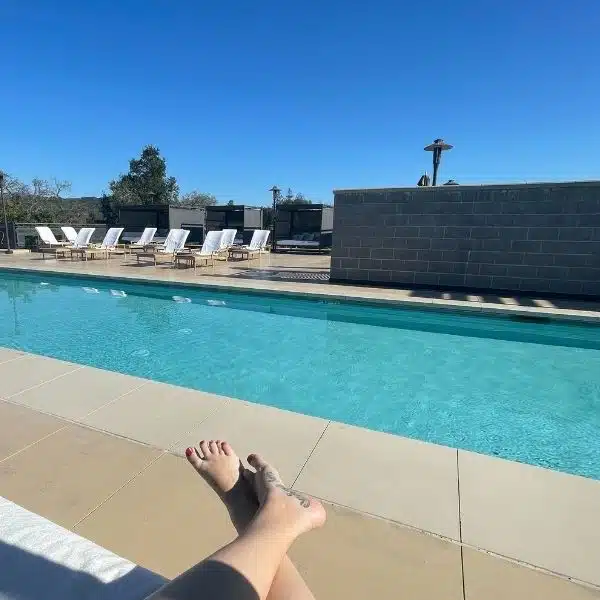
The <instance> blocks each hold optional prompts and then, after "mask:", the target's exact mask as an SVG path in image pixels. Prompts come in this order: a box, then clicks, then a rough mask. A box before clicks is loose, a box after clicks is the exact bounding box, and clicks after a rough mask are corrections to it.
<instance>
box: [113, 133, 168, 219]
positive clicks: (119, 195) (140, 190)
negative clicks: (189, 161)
mask: <svg viewBox="0 0 600 600" xmlns="http://www.w3.org/2000/svg"><path fill="white" fill-rule="evenodd" d="M109 188H110V193H109V194H104V195H103V197H102V203H101V206H102V213H103V215H104V218H105V220H106V222H107V223H114V221H115V219H116V214H117V206H118V205H119V204H174V203H176V202H177V200H178V199H179V187H178V186H177V181H176V180H175V177H168V176H167V163H166V161H165V159H164V158H163V157H162V156H161V155H160V151H159V149H158V148H157V147H156V146H152V145H150V146H145V147H144V148H143V150H142V154H141V156H140V158H132V159H131V160H130V161H129V172H127V173H125V174H124V175H121V176H120V177H119V178H118V179H114V180H113V181H111V182H110V184H109Z"/></svg>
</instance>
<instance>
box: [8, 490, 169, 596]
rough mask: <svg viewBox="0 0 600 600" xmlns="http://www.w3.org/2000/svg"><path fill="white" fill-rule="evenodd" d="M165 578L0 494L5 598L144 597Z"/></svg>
mask: <svg viewBox="0 0 600 600" xmlns="http://www.w3.org/2000/svg"><path fill="white" fill-rule="evenodd" d="M165 583H166V580H165V579H164V578H163V577H161V576H160V575H156V574H155V573H152V572H151V571H148V570H147V569H143V568H142V567H138V566H136V565H134V564H133V563H132V562H129V561H128V560H125V559H124V558H120V557H119V556H116V555H115V554H113V553H112V552H109V551H108V550H106V549H104V548H102V547H100V546H97V545H96V544H94V543H93V542H90V541H89V540H86V539H85V538H82V537H80V536H78V535H76V534H75V533H72V532H70V531H68V530H66V529H64V528H63V527H60V526H59V525H56V523H53V522H52V521H48V520H47V519H44V518H43V517H40V516H39V515H36V514H35V513H32V512H29V511H28V510H25V509H24V508H23V507H21V506H19V505H17V504H14V503H13V502H11V501H10V500H7V499H6V498H2V497H1V496H0V599H1V600H9V599H10V600H14V599H19V600H37V599H38V598H39V599H40V600H45V599H46V598H60V599H61V600H105V599H106V600H109V599H110V600H143V598H146V597H147V596H148V595H150V594H151V593H152V592H154V591H155V590H157V589H158V588H160V587H161V586H162V585H164V584H165Z"/></svg>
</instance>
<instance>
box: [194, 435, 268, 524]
mask: <svg viewBox="0 0 600 600" xmlns="http://www.w3.org/2000/svg"><path fill="white" fill-rule="evenodd" d="M185 455H186V457H187V459H188V462H189V463H190V464H191V465H192V466H193V467H194V469H195V470H196V471H197V472H198V473H199V474H200V475H201V476H202V478H203V479H204V480H205V481H206V483H208V485H210V487H212V488H213V490H214V491H215V492H216V493H217V494H218V496H219V497H220V498H221V500H222V501H223V503H224V504H225V506H226V508H227V510H228V512H229V515H230V517H231V520H232V522H233V525H234V527H235V528H236V529H237V530H238V533H239V532H241V531H242V530H243V529H245V528H246V526H247V525H248V523H250V521H251V520H252V517H254V515H255V513H256V511H257V509H258V502H257V500H256V496H255V493H254V490H253V489H252V487H251V485H250V484H249V483H248V482H247V481H246V480H245V479H244V478H243V477H241V474H242V472H243V471H244V467H243V465H242V463H241V461H240V459H239V457H238V456H237V454H236V453H235V452H234V451H233V448H232V447H231V446H230V445H229V444H228V443H227V442H224V441H221V440H216V441H214V440H210V441H208V442H207V441H205V440H202V441H201V442H200V444H199V445H198V447H197V448H187V449H186V451H185Z"/></svg>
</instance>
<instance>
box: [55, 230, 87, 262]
mask: <svg viewBox="0 0 600 600" xmlns="http://www.w3.org/2000/svg"><path fill="white" fill-rule="evenodd" d="M94 231H96V228H95V227H82V228H81V229H80V230H79V233H78V234H77V237H76V238H75V242H74V243H73V245H71V246H63V247H62V248H57V249H56V255H57V256H58V255H59V254H63V255H65V254H66V253H67V252H71V251H72V250H80V249H82V248H87V247H88V246H89V245H90V239H91V238H92V235H93V234H94ZM71 259H73V254H71Z"/></svg>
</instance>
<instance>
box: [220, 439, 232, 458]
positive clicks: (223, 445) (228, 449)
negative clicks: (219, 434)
mask: <svg viewBox="0 0 600 600" xmlns="http://www.w3.org/2000/svg"><path fill="white" fill-rule="evenodd" d="M221 450H223V453H224V454H226V455H227V456H231V455H232V454H235V452H234V451H233V448H232V447H231V446H230V445H229V442H221Z"/></svg>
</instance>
